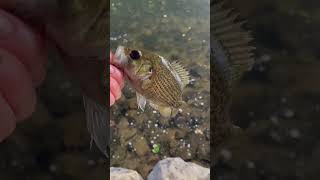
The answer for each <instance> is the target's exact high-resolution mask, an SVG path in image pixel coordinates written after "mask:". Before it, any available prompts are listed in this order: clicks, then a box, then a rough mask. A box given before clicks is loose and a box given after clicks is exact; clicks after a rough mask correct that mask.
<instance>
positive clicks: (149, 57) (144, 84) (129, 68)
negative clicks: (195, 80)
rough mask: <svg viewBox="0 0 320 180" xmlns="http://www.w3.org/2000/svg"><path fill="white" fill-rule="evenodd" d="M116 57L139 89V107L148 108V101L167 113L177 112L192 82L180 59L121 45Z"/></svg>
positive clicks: (134, 86) (163, 114)
mask: <svg viewBox="0 0 320 180" xmlns="http://www.w3.org/2000/svg"><path fill="white" fill-rule="evenodd" d="M115 57H116V58H117V59H118V64H116V65H117V66H119V67H120V68H122V69H123V70H124V72H125V74H126V76H127V78H128V79H129V82H130V83H131V85H132V86H133V88H134V89H135V90H136V96H137V103H138V107H139V108H140V109H141V110H142V111H144V109H145V106H146V103H147V102H148V103H149V104H150V106H151V107H153V108H154V109H156V110H158V111H159V112H160V114H161V115H162V116H164V117H172V116H175V114H176V113H177V109H178V107H180V106H181V105H182V104H184V102H183V101H182V92H183V89H184V87H185V86H186V85H187V84H188V83H189V79H190V78H189V72H188V71H187V70H186V69H185V68H184V67H183V66H182V65H181V64H180V63H179V62H177V61H174V62H169V61H168V60H166V59H165V58H164V57H162V56H160V55H158V54H155V53H152V52H149V51H146V50H141V49H131V48H127V47H123V46H119V47H118V48H117V50H116V53H115Z"/></svg>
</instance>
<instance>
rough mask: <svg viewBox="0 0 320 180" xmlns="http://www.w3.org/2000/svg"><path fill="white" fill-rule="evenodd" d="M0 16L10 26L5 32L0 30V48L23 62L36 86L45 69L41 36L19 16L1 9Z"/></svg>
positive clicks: (43, 44)
mask: <svg viewBox="0 0 320 180" xmlns="http://www.w3.org/2000/svg"><path fill="white" fill-rule="evenodd" d="M0 17H1V18H0V19H2V21H4V20H6V21H7V22H9V24H10V25H11V27H12V28H11V29H10V31H7V32H6V33H3V32H1V31H0V36H1V38H0V48H2V49H6V50H7V51H9V52H10V53H12V54H14V55H15V56H16V57H17V58H18V59H19V60H20V61H21V62H22V64H24V66H25V67H26V70H27V71H28V72H29V73H30V75H31V79H32V82H33V85H34V86H35V87H38V86H39V85H40V84H41V82H42V81H43V79H44V76H45V71H46V69H45V64H46V61H47V52H46V49H45V42H44V40H43V38H42V37H41V36H40V35H39V34H38V33H37V32H35V31H34V30H33V29H32V28H31V27H30V26H28V25H27V24H25V23H24V22H23V21H21V20H20V19H19V18H17V17H15V16H13V15H11V14H10V13H8V12H6V11H4V10H1V9H0ZM0 27H1V24H0Z"/></svg>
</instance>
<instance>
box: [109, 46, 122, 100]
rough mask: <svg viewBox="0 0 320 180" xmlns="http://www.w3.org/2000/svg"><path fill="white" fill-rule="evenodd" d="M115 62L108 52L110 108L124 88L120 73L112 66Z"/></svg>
mask: <svg viewBox="0 0 320 180" xmlns="http://www.w3.org/2000/svg"><path fill="white" fill-rule="evenodd" d="M115 61H117V60H116V59H115V57H114V56H113V54H112V52H111V51H110V106H112V105H113V104H114V103H115V101H116V100H118V99H119V98H120V97H121V89H122V88H123V86H124V80H123V74H122V72H121V71H120V70H119V69H118V68H116V67H115V66H113V65H112V63H114V62H115Z"/></svg>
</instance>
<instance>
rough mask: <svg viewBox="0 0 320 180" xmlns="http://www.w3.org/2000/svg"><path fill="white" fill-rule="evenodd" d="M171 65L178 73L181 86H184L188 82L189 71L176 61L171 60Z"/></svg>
mask: <svg viewBox="0 0 320 180" xmlns="http://www.w3.org/2000/svg"><path fill="white" fill-rule="evenodd" d="M170 65H171V67H172V68H173V69H174V70H175V71H176V72H177V74H178V75H179V77H180V79H181V81H182V84H183V87H185V86H186V85H187V84H189V82H190V76H189V71H188V70H186V69H185V68H184V67H183V66H182V65H181V64H180V63H179V62H178V61H173V62H171V63H170Z"/></svg>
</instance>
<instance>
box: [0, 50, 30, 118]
mask: <svg viewBox="0 0 320 180" xmlns="http://www.w3.org/2000/svg"><path fill="white" fill-rule="evenodd" d="M0 93H1V94H2V96H3V98H4V99H5V100H6V102H7V103H8V105H9V106H10V107H11V109H12V111H13V112H14V114H15V117H16V120H17V121H21V120H23V119H26V118H27V117H29V116H30V115H31V114H32V113H33V111H34V110H35V105H36V92H35V89H34V87H33V83H32V80H31V76H30V74H29V73H28V71H27V70H26V69H25V67H24V65H23V64H22V63H21V62H20V61H19V60H18V59H17V58H16V57H15V56H13V55H12V54H10V53H9V52H7V51H6V50H3V49H0Z"/></svg>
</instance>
